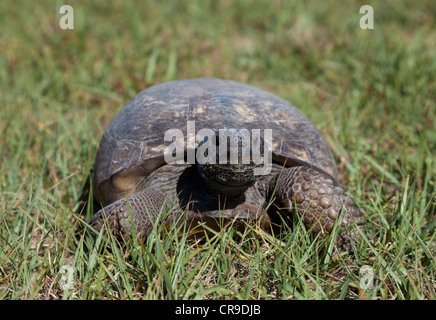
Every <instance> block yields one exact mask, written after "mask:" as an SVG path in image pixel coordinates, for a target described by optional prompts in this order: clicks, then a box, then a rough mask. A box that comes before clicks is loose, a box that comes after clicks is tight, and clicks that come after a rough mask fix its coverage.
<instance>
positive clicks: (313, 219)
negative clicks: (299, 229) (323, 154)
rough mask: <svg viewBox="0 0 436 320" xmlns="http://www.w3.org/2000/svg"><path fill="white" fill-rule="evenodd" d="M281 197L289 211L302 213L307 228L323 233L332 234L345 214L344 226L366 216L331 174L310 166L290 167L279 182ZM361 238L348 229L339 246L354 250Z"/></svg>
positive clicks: (279, 195)
mask: <svg viewBox="0 0 436 320" xmlns="http://www.w3.org/2000/svg"><path fill="white" fill-rule="evenodd" d="M276 192H277V194H276V196H277V201H278V204H279V206H280V207H281V208H282V209H284V210H285V211H287V212H289V213H291V214H294V213H295V211H297V212H296V213H297V214H298V215H299V216H302V218H303V223H304V225H305V226H306V228H307V229H309V230H310V229H311V230H312V231H313V232H314V233H315V234H317V233H321V236H323V235H327V234H329V233H330V232H331V231H332V229H333V226H334V224H335V221H336V220H337V219H338V218H339V217H341V216H342V217H341V218H342V220H341V226H342V227H346V226H348V225H349V224H350V223H351V222H358V221H360V220H361V219H362V213H361V212H360V211H359V210H358V209H357V208H356V207H355V203H354V200H353V199H352V198H351V197H350V196H348V195H347V194H345V191H344V189H342V188H341V187H340V186H338V185H337V184H335V183H334V181H333V180H332V179H331V178H330V177H329V176H327V175H325V174H323V173H321V172H319V171H317V170H315V169H311V168H308V167H303V166H301V167H292V168H287V169H285V170H284V171H283V173H282V174H281V176H280V178H279V180H278V182H277V191H276ZM356 238H358V235H357V237H356V235H355V233H354V232H353V230H347V231H344V232H342V233H340V234H339V235H338V237H337V238H336V243H335V244H336V247H337V249H339V250H350V249H351V248H352V242H353V241H354V240H356Z"/></svg>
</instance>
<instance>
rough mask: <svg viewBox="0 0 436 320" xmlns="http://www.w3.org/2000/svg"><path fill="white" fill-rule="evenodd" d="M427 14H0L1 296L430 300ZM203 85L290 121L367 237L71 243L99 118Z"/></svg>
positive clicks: (431, 52) (243, 5)
mask: <svg viewBox="0 0 436 320" xmlns="http://www.w3.org/2000/svg"><path fill="white" fill-rule="evenodd" d="M64 4H69V5H71V6H72V8H73V9H74V21H68V22H69V23H72V22H74V29H65V30H64V29H61V28H60V24H59V22H60V20H61V19H62V17H63V16H64V14H61V13H59V9H60V7H61V6H62V5H64ZM365 4H368V5H371V6H372V7H373V12H374V29H361V28H360V20H361V18H362V17H363V16H364V14H363V13H360V12H359V9H360V7H361V6H362V5H365ZM435 17H436V5H435V4H434V1H432V0H428V1H384V2H382V1H368V2H362V1H347V4H344V2H343V1H298V2H297V1H255V2H254V1H245V0H242V1H236V0H235V1H231V0H222V1H167V2H165V3H164V2H163V1H141V2H140V1H129V2H127V1H121V0H113V1H110V2H108V1H73V0H72V1H68V3H64V2H63V1H60V0H57V1H32V2H31V1H24V0H16V1H9V0H3V1H1V3H0V21H1V25H2V28H1V30H2V32H1V33H0V52H1V53H0V84H1V85H0V101H1V106H0V119H1V120H0V299H11V300H12V299H399V300H408V299H419V300H423V299H429V300H434V299H435V298H436V291H435V288H436V281H435V279H436V268H435V257H434V255H435V249H436V245H435V244H436V241H435V240H436V232H435V227H436V219H435V211H436V187H435V173H436V164H435V158H436V120H435V119H436V99H435V98H436V56H435V52H436V19H435ZM204 76H207V77H217V78H226V79H233V80H237V81H241V82H246V83H249V84H252V85H256V86H258V87H261V88H263V89H266V90H268V91H270V92H272V93H275V94H277V95H279V96H281V97H283V98H284V99H286V100H288V101H290V102H292V103H293V104H294V105H296V106H298V108H300V110H301V111H302V112H303V113H305V114H306V115H307V116H308V117H309V119H310V120H311V121H312V122H313V123H314V124H315V125H316V127H317V128H318V129H319V130H320V131H321V132H322V134H323V135H324V137H325V138H326V140H327V142H328V144H329V146H330V147H331V149H332V151H333V154H334V157H335V159H336V162H337V165H338V170H339V174H340V182H341V185H342V186H344V188H345V189H346V191H347V193H348V194H350V195H351V196H352V197H353V198H354V199H355V200H356V203H357V205H358V207H359V208H360V209H361V210H362V212H364V214H365V219H366V230H367V232H368V233H369V234H370V235H372V237H373V239H372V240H371V241H367V240H366V241H364V242H363V243H362V244H361V245H360V246H359V247H358V248H357V249H356V250H355V252H352V253H343V254H339V255H337V256H334V257H331V256H330V255H328V254H326V253H325V252H324V251H323V250H320V248H322V246H323V245H324V247H325V246H327V247H328V245H329V241H330V240H331V239H324V240H320V241H317V240H316V239H313V236H312V235H311V234H310V233H308V232H306V230H304V228H303V227H302V226H301V224H300V222H299V221H294V222H293V223H294V225H292V226H290V227H289V231H288V232H287V233H286V234H285V235H284V236H281V237H276V236H272V235H271V234H269V233H265V232H263V231H261V230H259V229H258V228H256V226H249V227H248V228H247V229H246V230H245V231H244V232H242V233H241V232H239V231H236V230H235V229H234V228H231V227H230V228H224V229H223V230H222V231H220V232H218V233H216V234H215V235H213V236H211V237H210V238H208V239H207V240H206V241H204V242H203V243H196V242H192V241H189V240H188V239H187V235H186V233H185V232H182V231H183V230H180V228H182V227H183V225H182V226H180V227H179V228H177V227H173V228H170V229H169V230H162V228H160V225H156V226H155V228H154V230H153V232H152V233H151V235H150V236H149V237H148V239H147V242H146V243H145V244H144V245H140V244H139V243H138V242H137V241H135V240H131V241H127V242H126V243H118V242H117V241H116V240H115V239H114V238H113V237H111V236H107V235H106V234H100V235H99V236H97V237H90V236H89V235H88V234H86V233H85V232H83V231H81V230H80V228H79V225H80V223H81V222H80V220H81V218H83V216H80V215H79V214H78V206H77V201H78V199H79V196H80V193H81V188H82V186H83V184H84V183H85V181H86V179H87V177H88V175H89V173H90V170H91V168H92V166H93V161H94V157H95V154H96V150H97V148H98V144H99V141H100V138H101V136H102V134H103V132H104V129H105V127H106V126H107V125H108V124H109V122H110V121H111V119H112V118H113V117H114V116H115V115H116V113H117V112H118V111H119V110H120V109H121V108H122V107H123V106H124V105H125V104H126V103H127V102H128V101H129V100H130V99H132V98H133V97H134V96H135V95H136V94H138V93H139V92H140V91H142V90H143V89H145V88H147V87H149V86H152V85H154V84H158V83H162V82H165V81H171V80H179V79H187V78H197V77H204ZM180 233H182V235H181V236H180V235H179V234H180ZM323 241H324V243H323ZM364 270H369V273H367V274H365V273H364ZM371 279H372V282H371ZM365 281H366V282H365ZM370 284H371V285H370Z"/></svg>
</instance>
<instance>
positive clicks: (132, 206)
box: [88, 188, 172, 241]
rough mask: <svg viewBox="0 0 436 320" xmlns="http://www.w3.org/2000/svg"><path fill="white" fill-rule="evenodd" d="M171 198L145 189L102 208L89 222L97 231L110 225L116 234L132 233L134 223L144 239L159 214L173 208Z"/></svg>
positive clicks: (141, 238) (138, 235)
mask: <svg viewBox="0 0 436 320" xmlns="http://www.w3.org/2000/svg"><path fill="white" fill-rule="evenodd" d="M169 200H170V199H166V196H165V194H163V193H162V192H159V191H157V190H155V189H151V188H150V189H143V190H141V191H138V192H136V193H134V194H132V195H131V196H129V197H127V198H124V199H120V200H117V201H115V202H113V203H111V204H109V205H107V206H106V207H104V208H102V209H101V210H99V211H98V212H97V213H96V214H94V216H93V217H92V218H91V219H89V220H88V224H89V225H90V226H91V227H93V228H94V229H96V230H97V231H100V230H101V229H102V228H103V227H104V226H105V225H108V226H109V227H110V229H111V230H112V232H113V233H114V234H115V235H118V234H122V235H126V234H128V235H131V234H132V225H133V227H134V228H135V232H136V235H137V237H138V238H139V239H140V240H142V241H143V240H145V238H146V237H147V235H148V234H149V233H150V231H151V230H152V228H153V223H154V222H155V221H156V220H157V219H158V216H159V214H164V213H166V212H168V210H171V208H170V207H171V206H170V201H169ZM171 200H172V199H171Z"/></svg>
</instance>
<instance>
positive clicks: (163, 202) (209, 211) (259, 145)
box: [88, 78, 362, 250]
mask: <svg viewBox="0 0 436 320" xmlns="http://www.w3.org/2000/svg"><path fill="white" fill-rule="evenodd" d="M247 137H248V140H247V139H246V138H247ZM250 151H251V152H250ZM262 161H263V162H262ZM256 170H257V171H256ZM92 185H93V190H94V196H95V199H96V200H97V202H98V203H99V204H100V206H101V207H100V208H101V210H99V211H98V212H97V213H95V214H94V215H93V217H92V218H91V219H90V220H89V221H88V223H89V224H90V225H91V226H92V227H93V228H94V229H96V230H97V231H100V230H101V229H102V228H103V227H104V226H108V227H109V228H110V229H111V230H112V231H113V232H114V233H116V234H117V235H126V234H130V235H131V234H132V233H133V232H132V231H133V230H132V228H134V231H135V232H134V234H136V235H137V236H138V237H139V239H141V241H144V240H145V238H146V237H147V235H148V234H149V233H150V231H151V230H152V227H153V225H154V222H155V221H157V220H158V221H160V222H162V223H165V224H170V223H172V222H174V221H181V220H182V221H186V219H187V221H189V224H188V225H189V226H190V228H192V229H194V230H201V229H199V226H201V225H203V223H204V224H206V225H207V226H210V227H211V228H216V227H217V226H219V225H222V221H223V220H224V221H231V222H232V223H235V222H246V221H247V220H251V221H253V220H254V221H257V222H260V223H261V225H262V227H264V228H267V229H268V228H270V227H271V226H273V225H279V224H280V221H283V219H282V218H283V217H284V216H289V217H291V216H292V215H294V214H298V215H299V216H300V217H301V218H302V221H303V222H304V225H305V227H306V228H307V229H308V230H311V231H312V232H314V233H315V234H320V236H321V237H322V236H325V235H328V234H330V233H331V231H332V230H333V227H334V226H335V225H336V226H337V228H340V230H341V232H340V233H338V236H337V238H336V242H335V245H336V249H339V250H344V249H345V250H349V249H350V248H351V244H352V243H354V240H355V239H356V238H358V236H356V235H357V234H358V233H359V232H356V228H354V227H353V228H351V227H352V226H355V223H356V222H358V221H360V220H362V213H361V212H360V211H359V210H358V209H357V208H356V206H355V202H354V201H353V199H352V198H351V197H349V196H348V195H346V194H345V192H344V189H343V188H341V187H340V186H339V185H338V173H337V169H336V166H335V161H334V159H333V156H332V153H331V151H330V149H329V147H328V145H327V143H326V141H325V140H324V138H323V137H322V135H321V134H320V132H319V131H318V130H317V129H316V128H315V126H314V125H313V124H312V123H311V122H310V121H309V119H308V118H307V117H306V116H304V115H303V114H302V113H301V112H300V111H299V110H298V109H297V108H296V107H294V106H293V105H291V104H290V103H288V102H287V101H285V100H283V99H282V98H279V97H277V96H275V95H273V94H271V93H268V92H266V91H264V90H261V89H259V88H257V87H254V86H251V85H247V84H242V83H239V82H235V81H230V80H221V79H213V78H201V79H192V80H181V81H173V82H168V83H163V84H159V85H155V86H153V87H150V88H148V89H146V90H144V91H142V92H141V93H140V94H139V95H137V96H136V97H135V98H134V99H133V100H131V101H130V102H129V103H128V104H127V105H126V106H125V107H124V108H123V109H122V110H121V111H120V112H119V113H118V115H117V116H116V117H115V118H114V119H113V121H112V122H111V123H110V125H109V126H108V127H107V129H106V131H105V133H104V135H103V138H102V140H101V143H100V147H99V149H98V153H97V156H96V161H95V166H94V174H93V180H92ZM164 212H165V213H166V215H165V219H164V221H162V219H161V218H162V215H163V214H164ZM158 218H160V219H158ZM219 221H221V224H220V223H219ZM243 224H244V223H241V224H240V225H243ZM350 224H353V225H352V226H351V225H350ZM347 226H348V227H349V228H345V230H344V228H343V227H347ZM335 230H336V229H335ZM204 231H205V230H204V229H203V231H197V232H200V233H201V232H204ZM194 233H195V231H194Z"/></svg>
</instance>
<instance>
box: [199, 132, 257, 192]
mask: <svg viewBox="0 0 436 320" xmlns="http://www.w3.org/2000/svg"><path fill="white" fill-rule="evenodd" d="M263 155H264V140H263V138H262V137H260V136H257V137H256V136H252V135H251V133H250V132H249V131H248V130H246V129H242V130H238V129H231V130H226V129H224V130H219V132H218V131H214V134H213V135H210V136H205V137H204V139H203V140H202V141H201V142H200V144H199V146H198V149H197V168H198V171H199V173H200V175H201V177H202V178H203V179H204V181H205V182H206V185H207V188H208V189H209V191H210V192H211V193H217V194H220V195H223V196H227V197H238V196H240V195H242V194H243V193H244V192H245V190H247V189H248V188H249V187H251V186H252V185H253V184H254V183H255V182H256V181H257V179H258V176H257V175H255V172H254V171H255V170H254V169H255V168H257V167H259V166H261V165H262V163H261V160H260V159H261V157H263Z"/></svg>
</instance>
